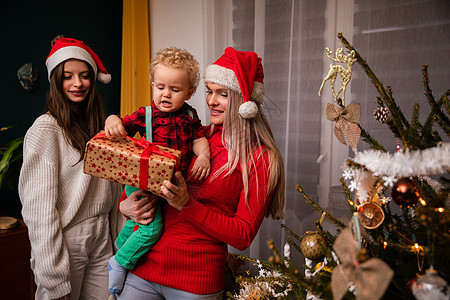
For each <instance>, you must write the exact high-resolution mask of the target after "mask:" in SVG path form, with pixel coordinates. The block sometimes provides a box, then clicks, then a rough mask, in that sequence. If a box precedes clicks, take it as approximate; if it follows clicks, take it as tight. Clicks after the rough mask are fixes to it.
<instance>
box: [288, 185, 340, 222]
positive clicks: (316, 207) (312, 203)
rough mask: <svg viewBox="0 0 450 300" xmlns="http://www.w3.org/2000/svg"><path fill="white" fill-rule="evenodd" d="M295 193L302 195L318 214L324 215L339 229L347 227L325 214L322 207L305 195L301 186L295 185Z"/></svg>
mask: <svg viewBox="0 0 450 300" xmlns="http://www.w3.org/2000/svg"><path fill="white" fill-rule="evenodd" d="M297 191H298V192H299V193H300V194H302V196H303V197H304V198H305V199H306V200H308V202H309V204H310V205H311V206H312V207H314V208H315V209H316V210H318V211H319V212H320V213H325V216H326V217H327V218H328V219H329V220H330V221H331V222H333V223H334V224H336V225H337V226H339V227H341V228H345V227H347V226H345V224H344V223H342V222H341V221H340V220H339V219H337V218H335V217H334V216H333V215H331V214H330V213H328V212H326V211H325V210H324V209H323V208H322V207H320V205H318V204H317V203H316V202H314V200H312V199H311V197H309V196H308V195H306V193H305V191H304V190H303V188H302V186H301V185H300V184H297Z"/></svg>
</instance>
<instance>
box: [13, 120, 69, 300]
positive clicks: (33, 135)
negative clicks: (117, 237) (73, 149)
mask: <svg viewBox="0 0 450 300" xmlns="http://www.w3.org/2000/svg"><path fill="white" fill-rule="evenodd" d="M58 136H59V133H58V132H55V130H53V129H52V128H50V129H46V130H44V129H42V128H37V129H36V128H34V129H33V128H31V129H30V130H29V131H28V132H27V135H26V137H25V142H24V153H23V165H22V169H21V174H20V179H19V195H20V199H21V202H22V207H23V208H22V216H23V218H24V221H25V223H26V224H27V226H28V235H29V238H30V242H31V245H32V256H33V259H34V262H35V265H34V270H33V271H34V274H35V279H36V281H37V282H38V284H39V285H42V286H43V287H45V288H46V289H47V290H48V291H49V294H50V297H53V296H55V297H60V296H63V295H66V294H68V293H70V290H71V286H70V267H69V266H70V263H69V254H68V250H67V248H66V246H65V243H64V241H63V234H62V231H63V229H62V225H61V219H60V215H59V213H58V210H57V199H58V186H59V184H58V180H59V176H58V172H59V169H58V160H59V158H58V157H59V151H63V150H64V149H59V148H60V144H61V142H62V141H58ZM55 138H56V140H55ZM59 138H63V137H61V136H59Z"/></svg>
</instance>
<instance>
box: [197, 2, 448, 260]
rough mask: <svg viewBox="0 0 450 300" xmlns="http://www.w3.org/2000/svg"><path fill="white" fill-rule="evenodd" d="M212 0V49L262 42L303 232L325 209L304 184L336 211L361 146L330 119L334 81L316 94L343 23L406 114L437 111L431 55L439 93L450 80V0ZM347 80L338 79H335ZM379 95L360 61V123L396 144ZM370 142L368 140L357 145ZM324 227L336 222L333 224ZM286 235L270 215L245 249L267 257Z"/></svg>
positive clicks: (292, 214)
mask: <svg viewBox="0 0 450 300" xmlns="http://www.w3.org/2000/svg"><path fill="white" fill-rule="evenodd" d="M204 4H205V7H207V9H208V12H210V13H208V14H205V16H207V17H208V20H207V22H205V24H208V25H207V27H208V28H206V29H207V30H206V31H205V32H207V36H206V39H205V43H206V46H205V47H206V48H207V53H210V54H211V56H215V57H218V56H219V55H220V54H221V53H222V51H223V49H224V48H225V47H226V46H228V45H231V46H233V47H235V48H236V49H238V50H246V51H250V50H251V51H256V52H257V53H258V54H259V55H260V56H261V57H262V58H263V65H264V73H265V88H266V97H265V104H264V109H265V112H266V114H267V116H268V118H269V121H270V123H271V126H272V129H273V131H274V135H275V137H276V141H277V144H278V146H279V148H280V150H281V152H282V154H283V156H284V160H285V168H286V177H287V178H286V179H287V181H286V214H287V218H286V220H285V221H284V223H285V224H286V225H287V226H288V227H289V228H291V229H292V230H293V231H294V232H296V233H297V234H299V235H302V234H303V233H304V232H306V231H307V230H315V223H314V221H316V220H319V218H320V216H319V215H317V213H316V212H315V211H314V210H313V209H312V208H311V207H310V206H309V205H307V204H306V203H305V200H304V199H303V197H302V196H301V195H300V194H299V193H298V192H297V191H296V185H297V184H301V185H302V186H303V188H304V189H305V191H306V193H307V194H308V195H310V196H312V198H313V199H314V200H319V201H320V204H321V205H322V207H323V208H325V209H327V210H330V211H331V212H335V213H336V212H338V209H337V208H338V206H339V203H337V202H336V201H338V200H337V199H334V196H333V197H331V198H329V189H330V187H331V186H333V185H338V184H339V178H340V176H341V174H342V172H341V169H340V167H341V165H342V164H343V163H344V161H345V159H346V158H347V157H349V156H351V155H352V154H353V152H352V150H351V149H349V148H348V147H347V146H344V145H342V144H340V143H339V142H338V141H337V139H336V138H335V137H334V133H333V126H334V124H333V123H332V122H330V121H328V120H327V119H326V116H325V106H326V103H327V102H331V101H332V98H331V91H330V86H329V83H328V82H327V83H326V84H325V87H324V90H323V95H322V97H319V96H318V94H317V92H318V89H319V87H320V84H321V82H322V79H323V78H324V77H325V75H326V74H327V72H328V68H329V65H330V63H333V64H335V63H334V62H332V61H331V60H329V59H328V58H327V57H326V56H325V53H324V50H325V48H326V47H329V48H330V49H331V50H332V51H333V52H334V51H336V49H337V48H338V47H339V46H340V45H339V41H338V39H337V33H338V32H343V34H344V36H345V37H346V38H347V40H349V41H350V43H352V44H353V45H354V47H355V48H356V49H357V51H358V52H359V53H360V55H361V56H362V57H363V58H365V59H366V61H367V62H368V64H369V65H370V66H371V68H372V70H373V71H374V72H375V74H376V75H377V76H378V78H379V79H380V81H382V82H383V83H384V84H385V86H386V85H390V86H392V89H393V92H394V95H395V99H396V101H397V104H398V105H399V106H400V107H401V108H402V110H403V111H404V113H405V116H406V117H407V118H408V119H409V118H410V116H411V112H412V106H413V104H414V103H415V102H418V103H420V105H421V107H422V109H423V112H422V114H421V116H422V121H423V117H425V116H426V115H427V114H428V112H429V109H428V104H427V102H426V99H425V96H424V95H423V86H422V79H421V76H422V75H421V67H422V65H423V64H426V63H427V64H429V72H430V79H431V86H432V89H433V92H434V93H435V97H436V98H438V97H440V96H441V95H442V94H443V93H444V91H446V90H447V89H448V88H450V85H449V83H450V81H449V77H450V76H449V71H448V70H450V60H449V59H448V53H449V50H450V14H449V12H450V2H449V1H446V0H430V1H417V0H402V1H390V0H381V1H373V0H354V1H351V0H345V1H337V0H316V1H307V0H255V1H248V0H228V1H218V0H210V1H205V2H204ZM211 12H213V13H211ZM208 33H209V34H208ZM212 33H214V34H212ZM345 50H346V49H345ZM209 61H212V59H211V60H209ZM339 85H340V82H339V79H338V80H337V81H336V84H335V86H336V87H338V88H339ZM376 96H377V92H376V90H375V88H374V87H373V85H372V83H371V82H370V81H369V80H368V78H367V76H366V75H365V74H364V72H363V71H362V69H361V68H360V67H359V65H358V64H357V63H355V64H354V65H353V79H352V81H351V82H350V84H349V85H348V87H347V92H346V97H345V98H346V104H348V103H351V102H359V103H361V125H362V127H363V128H364V129H366V130H367V131H369V132H370V133H371V134H372V135H373V136H374V137H375V138H377V139H378V140H379V141H380V142H381V143H382V144H383V145H385V146H386V148H387V149H389V150H390V151H394V150H395V147H396V139H395V138H394V136H393V135H392V133H391V132H390V131H389V129H388V128H387V126H385V125H381V124H378V123H377V122H376V121H375V120H374V119H373V116H372V114H373V111H374V109H375V108H376V107H377V105H376ZM366 148H367V145H365V144H364V142H362V141H360V143H359V144H358V149H359V150H364V149H366ZM317 161H320V163H317ZM313 213H315V214H313ZM324 226H325V228H326V229H330V230H331V229H334V226H333V225H331V224H328V225H327V224H326V223H324ZM280 232H281V234H280ZM286 238H287V235H286V234H285V233H284V230H281V229H280V222H279V221H273V220H265V221H264V223H263V225H262V226H261V229H260V232H259V234H258V236H257V238H256V239H255V241H254V243H253V244H252V246H251V247H250V250H249V251H246V252H245V254H246V255H250V256H251V257H258V258H261V259H267V258H268V257H269V256H270V255H271V254H272V253H271V251H270V250H269V249H268V248H267V244H266V242H267V241H268V240H269V239H274V240H275V242H276V245H277V247H278V248H279V250H282V249H283V245H284V243H285V242H286ZM293 252H297V251H291V253H293ZM293 259H294V262H295V260H296V259H298V260H301V259H302V258H301V257H298V258H295V257H294V258H293ZM301 263H302V262H300V264H301Z"/></svg>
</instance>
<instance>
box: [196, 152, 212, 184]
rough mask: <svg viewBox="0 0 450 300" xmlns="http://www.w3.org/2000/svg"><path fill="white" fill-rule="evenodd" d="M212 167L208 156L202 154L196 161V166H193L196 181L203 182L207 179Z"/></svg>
mask: <svg viewBox="0 0 450 300" xmlns="http://www.w3.org/2000/svg"><path fill="white" fill-rule="evenodd" d="M209 171H210V165H209V159H208V158H207V157H206V155H203V154H200V156H199V157H197V159H196V160H195V163H194V165H193V166H192V175H193V176H194V179H195V180H203V179H206V178H207V177H208V175H209Z"/></svg>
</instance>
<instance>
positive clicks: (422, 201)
mask: <svg viewBox="0 0 450 300" xmlns="http://www.w3.org/2000/svg"><path fill="white" fill-rule="evenodd" d="M419 201H420V203H421V204H422V205H423V206H427V203H426V202H425V200H423V199H422V198H419Z"/></svg>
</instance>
